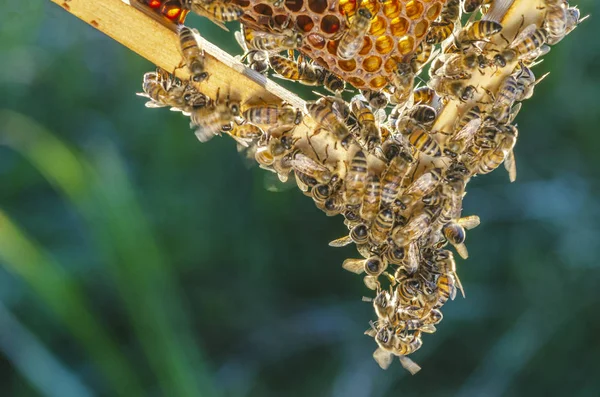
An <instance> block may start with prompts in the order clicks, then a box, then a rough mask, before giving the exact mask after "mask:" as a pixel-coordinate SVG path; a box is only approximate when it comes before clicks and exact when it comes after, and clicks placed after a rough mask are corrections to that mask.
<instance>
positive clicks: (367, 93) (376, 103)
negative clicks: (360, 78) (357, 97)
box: [360, 90, 388, 109]
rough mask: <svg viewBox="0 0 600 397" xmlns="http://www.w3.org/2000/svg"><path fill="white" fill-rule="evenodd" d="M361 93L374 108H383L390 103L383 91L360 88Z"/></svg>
mask: <svg viewBox="0 0 600 397" xmlns="http://www.w3.org/2000/svg"><path fill="white" fill-rule="evenodd" d="M360 94H361V95H362V96H363V98H364V99H365V101H367V102H368V103H369V106H371V108H373V109H383V108H385V107H386V106H387V104H388V99H387V96H385V94H384V93H383V92H381V91H372V90H360Z"/></svg>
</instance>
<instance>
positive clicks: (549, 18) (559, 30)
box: [544, 2, 567, 41]
mask: <svg viewBox="0 0 600 397" xmlns="http://www.w3.org/2000/svg"><path fill="white" fill-rule="evenodd" d="M546 6H548V7H549V8H548V10H547V11H546V17H545V19H544V28H545V29H546V31H547V32H548V40H549V41H554V40H556V39H557V38H559V37H563V36H565V34H566V32H567V11H566V9H565V8H564V7H562V2H561V3H560V4H558V5H552V6H549V5H548V2H546Z"/></svg>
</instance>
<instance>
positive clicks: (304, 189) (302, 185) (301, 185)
mask: <svg viewBox="0 0 600 397" xmlns="http://www.w3.org/2000/svg"><path fill="white" fill-rule="evenodd" d="M294 177H295V178H296V184H297V185H298V189H300V191H302V192H307V191H308V185H307V184H306V183H304V182H302V179H300V178H299V177H298V174H296V173H294Z"/></svg>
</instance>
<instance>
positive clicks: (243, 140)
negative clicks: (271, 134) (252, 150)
mask: <svg viewBox="0 0 600 397" xmlns="http://www.w3.org/2000/svg"><path fill="white" fill-rule="evenodd" d="M227 134H229V135H230V136H231V137H232V138H233V139H235V141H236V142H237V143H239V144H240V145H242V146H244V147H248V146H249V144H250V143H251V142H257V141H259V140H260V139H261V138H262V137H263V136H264V132H263V130H261V129H260V128H259V127H257V126H255V125H254V124H242V125H237V124H235V123H234V124H233V128H232V129H231V131H227Z"/></svg>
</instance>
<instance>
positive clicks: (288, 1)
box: [285, 0, 304, 12]
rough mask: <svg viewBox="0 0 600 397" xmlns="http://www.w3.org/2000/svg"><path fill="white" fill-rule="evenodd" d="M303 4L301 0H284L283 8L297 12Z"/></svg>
mask: <svg viewBox="0 0 600 397" xmlns="http://www.w3.org/2000/svg"><path fill="white" fill-rule="evenodd" d="M303 6H304V2H303V1H302V0H285V8H287V9H288V10H290V11H292V12H298V11H300V10H301V9H302V7H303Z"/></svg>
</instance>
